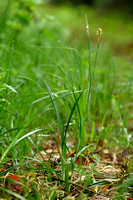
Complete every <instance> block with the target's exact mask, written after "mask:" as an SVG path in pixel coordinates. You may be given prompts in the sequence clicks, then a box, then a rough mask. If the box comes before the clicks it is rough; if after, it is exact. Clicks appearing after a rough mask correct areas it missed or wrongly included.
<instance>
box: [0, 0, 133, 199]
mask: <svg viewBox="0 0 133 200" xmlns="http://www.w3.org/2000/svg"><path fill="white" fill-rule="evenodd" d="M6 3H8V2H6ZM6 3H5V4H3V7H0V12H2V13H3V21H1V33H0V90H1V94H0V116H1V117H0V156H1V159H0V169H1V170H0V180H1V182H0V184H1V185H0V190H1V191H2V193H1V194H0V197H1V198H7V196H6V195H7V194H8V197H9V198H10V195H13V196H15V197H16V198H18V199H48V198H51V199H56V198H57V197H58V196H60V195H64V196H63V198H65V197H66V196H67V195H68V194H69V193H71V192H72V190H73V187H74V185H73V181H74V180H75V173H76V172H77V173H78V177H76V178H77V179H78V178H80V181H79V182H78V183H79V185H80V183H81V182H82V181H81V178H82V175H84V174H85V176H86V179H85V181H84V182H83V184H82V185H85V188H83V187H82V192H83V194H80V196H82V195H83V196H84V195H85V196H86V193H85V190H86V189H89V188H90V187H91V186H94V187H95V186H97V185H98V186H99V185H106V184H108V182H106V180H103V181H101V182H96V183H94V182H93V178H92V177H93V175H96V174H97V173H98V172H97V171H96V169H95V167H96V164H97V163H98V162H99V158H98V157H99V156H100V154H99V155H97V156H96V155H93V152H94V151H95V150H97V145H98V144H99V141H102V142H103V146H102V148H104V147H106V148H108V149H109V151H110V152H112V150H113V153H115V151H116V150H115V149H117V153H116V156H118V155H119V154H122V153H123V152H124V151H125V150H128V151H129V154H131V152H132V145H133V140H132V130H131V127H130V120H131V119H132V117H133V114H132V106H133V104H132V93H133V92H132V89H133V85H132V83H133V78H132V65H131V60H132V54H131V52H130V51H129V53H128V51H127V57H126V56H125V57H123V56H121V55H119V53H118V54H117V52H116V54H115V53H112V51H113V50H115V46H114V44H115V41H116V46H117V47H125V46H126V44H127V43H129V44H130V42H131V31H132V24H131V25H130V23H129V22H130V20H129V21H128V20H127V22H126V25H125V26H126V28H125V35H121V31H118V32H117V29H118V27H122V26H123V23H124V20H125V18H124V17H123V16H121V18H120V17H118V16H117V24H116V23H114V20H115V19H114V17H113V16H110V15H109V16H108V17H107V18H106V17H105V16H104V15H101V14H98V13H97V12H96V11H94V10H92V9H90V8H86V7H80V8H77V9H74V8H70V7H61V8H58V7H57V8H56V7H51V6H46V5H44V7H43V6H42V5H41V6H38V5H36V4H35V5H34V4H32V5H31V4H29V5H28V6H29V8H30V9H31V11H29V10H28V9H27V10H26V8H25V4H23V1H21V3H17V1H14V2H13V3H11V2H10V1H9V5H8V4H6ZM13 8H14V9H13ZM35 8H36V9H35ZM42 8H43V9H44V10H47V12H46V11H45V14H44V12H43V9H42ZM7 9H8V10H7ZM7 11H8V12H7ZM38 11H39V12H38ZM85 14H86V20H85ZM88 23H89V32H88V29H87V30H86V26H87V24H88ZM99 27H101V28H103V33H104V34H103V35H102V37H101V40H100V42H98V38H97V36H96V31H97V28H99ZM120 30H121V29H120ZM114 32H115V34H114ZM87 43H88V44H87ZM99 45H100V46H99ZM125 48H126V47H125ZM123 53H124V51H122V55H123ZM115 55H116V57H115V58H114V56H115ZM68 140H70V141H71V146H70V147H69V145H68ZM52 141H53V142H54V146H53V147H54V148H57V149H58V151H59V153H58V155H59V156H60V159H59V160H57V161H56V160H55V161H54V163H52V162H53V161H51V160H45V159H44V157H43V153H42V152H45V153H46V155H49V153H48V152H47V151H48V149H47V148H48V147H47V143H49V142H50V143H52ZM45 146H46V147H47V148H46V149H45V148H44V147H45ZM72 150H74V151H75V154H74V155H72V153H71V152H72ZM38 155H39V157H38ZM87 155H89V156H90V155H91V156H90V157H92V158H91V159H95V162H94V163H90V168H91V170H90V171H89V172H88V171H87V170H85V169H84V166H83V165H82V163H83V161H84V156H87ZM77 159H79V163H78V165H79V166H77V163H76V161H77ZM87 159H88V158H87ZM132 162H133V161H132V156H131V158H130V159H129V160H128V158H127V161H125V166H126V167H125V174H128V175H130V173H131V172H132ZM57 166H58V167H57ZM117 167H118V166H117ZM8 173H12V174H18V175H19V176H20V177H22V179H23V182H24V185H25V186H23V187H24V192H23V194H21V197H20V194H17V193H15V192H13V191H11V190H10V188H8V189H7V188H5V187H4V184H5V177H6V176H7V175H8ZM37 173H38V174H37ZM28 174H30V176H29V177H30V178H27V177H28ZM38 176H39V179H38ZM42 176H43V178H42ZM130 177H131V178H132V175H130ZM53 180H56V181H57V182H56V183H55V187H54V186H53V182H52V181H53ZM124 180H125V179H124ZM131 180H132V179H131ZM126 181H127V183H129V187H130V185H131V184H130V178H129V180H126ZM121 182H122V181H121ZM121 182H120V183H121ZM123 184H124V183H123ZM125 184H126V183H125ZM46 185H47V187H46ZM127 185H128V184H127ZM1 186H2V187H1ZM75 187H77V186H75ZM121 187H123V185H119V186H118V194H117V196H118V198H119V195H122V194H123V193H124V192H125V191H127V190H128V189H127V190H123V193H122V194H121V193H120V192H119V188H121ZM29 188H30V190H29ZM60 188H61V189H60ZM127 188H128V186H127ZM63 191H65V192H66V193H63ZM129 193H130V192H129ZM88 195H89V193H88ZM85 196H84V198H85ZM79 198H80V197H79ZM86 198H87V197H86Z"/></svg>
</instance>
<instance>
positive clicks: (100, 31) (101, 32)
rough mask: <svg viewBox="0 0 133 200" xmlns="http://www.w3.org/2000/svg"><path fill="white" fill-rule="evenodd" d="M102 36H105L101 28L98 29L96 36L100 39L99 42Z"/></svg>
mask: <svg viewBox="0 0 133 200" xmlns="http://www.w3.org/2000/svg"><path fill="white" fill-rule="evenodd" d="M102 34H103V31H102V29H101V28H98V29H97V32H96V35H97V37H98V41H100V39H101V36H102Z"/></svg>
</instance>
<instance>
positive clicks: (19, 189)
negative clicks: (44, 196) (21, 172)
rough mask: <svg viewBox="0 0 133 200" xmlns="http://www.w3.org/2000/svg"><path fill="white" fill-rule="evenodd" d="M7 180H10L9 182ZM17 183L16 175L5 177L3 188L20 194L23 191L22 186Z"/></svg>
mask: <svg viewBox="0 0 133 200" xmlns="http://www.w3.org/2000/svg"><path fill="white" fill-rule="evenodd" d="M8 179H10V181H9V180H8ZM14 181H15V182H14ZM16 181H17V182H16ZM19 182H20V177H19V176H17V175H10V176H7V177H6V182H5V188H7V189H10V190H11V191H13V192H15V193H18V194H21V193H22V191H23V188H22V185H21V184H19Z"/></svg>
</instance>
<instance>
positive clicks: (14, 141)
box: [1, 129, 42, 162]
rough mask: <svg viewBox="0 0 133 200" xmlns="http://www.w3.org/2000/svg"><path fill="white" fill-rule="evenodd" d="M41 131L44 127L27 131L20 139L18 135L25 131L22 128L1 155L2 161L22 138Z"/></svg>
mask: <svg viewBox="0 0 133 200" xmlns="http://www.w3.org/2000/svg"><path fill="white" fill-rule="evenodd" d="M39 131H42V129H37V130H34V131H31V132H29V133H27V134H26V135H24V136H22V137H21V138H19V139H18V137H19V136H20V135H21V133H22V132H23V130H20V131H19V132H18V133H17V135H16V137H15V138H14V139H13V141H12V142H11V143H10V145H9V147H8V148H7V149H6V150H5V152H4V154H3V155H2V157H1V162H2V161H3V159H4V158H5V157H6V155H7V154H8V152H9V151H10V150H11V149H12V148H13V147H14V146H15V145H16V144H18V143H19V142H20V141H21V140H23V139H24V138H27V137H29V136H30V135H32V134H34V133H37V132H39Z"/></svg>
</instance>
